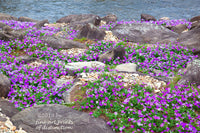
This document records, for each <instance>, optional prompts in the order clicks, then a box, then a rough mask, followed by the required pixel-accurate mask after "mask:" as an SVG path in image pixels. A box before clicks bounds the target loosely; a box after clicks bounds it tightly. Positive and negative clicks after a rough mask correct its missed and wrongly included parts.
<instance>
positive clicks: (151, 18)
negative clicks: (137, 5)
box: [141, 14, 156, 21]
mask: <svg viewBox="0 0 200 133" xmlns="http://www.w3.org/2000/svg"><path fill="white" fill-rule="evenodd" d="M141 21H156V18H155V17H154V16H151V15H149V14H141Z"/></svg>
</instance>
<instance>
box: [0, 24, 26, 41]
mask: <svg viewBox="0 0 200 133" xmlns="http://www.w3.org/2000/svg"><path fill="white" fill-rule="evenodd" d="M24 31H25V30H23V29H21V30H13V29H12V28H10V27H9V26H4V27H3V30H2V31H0V40H4V41H9V40H14V39H16V38H18V39H20V40H22V39H23V38H24V35H25V32H24Z"/></svg>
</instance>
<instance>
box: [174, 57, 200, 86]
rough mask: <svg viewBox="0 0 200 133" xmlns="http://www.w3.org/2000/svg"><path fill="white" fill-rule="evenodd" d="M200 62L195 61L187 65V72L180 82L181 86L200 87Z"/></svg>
mask: <svg viewBox="0 0 200 133" xmlns="http://www.w3.org/2000/svg"><path fill="white" fill-rule="evenodd" d="M199 79H200V60H198V59H195V60H194V61H192V62H191V63H189V64H187V68H186V72H185V73H184V75H183V78H182V79H180V80H179V81H178V83H179V84H183V85H186V84H188V83H191V84H196V85H197V86H198V85H200V80H199Z"/></svg>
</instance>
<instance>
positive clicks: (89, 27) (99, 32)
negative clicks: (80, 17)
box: [77, 23, 106, 40]
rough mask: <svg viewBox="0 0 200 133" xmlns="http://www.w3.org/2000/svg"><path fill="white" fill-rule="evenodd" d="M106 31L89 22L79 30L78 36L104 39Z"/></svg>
mask: <svg viewBox="0 0 200 133" xmlns="http://www.w3.org/2000/svg"><path fill="white" fill-rule="evenodd" d="M105 35H106V32H105V31H104V30H103V29H99V28H97V27H96V26H95V25H93V24H91V23H89V24H86V25H84V26H83V27H82V28H81V29H80V30H79V32H78V36H77V37H78V38H83V37H86V38H88V39H91V40H103V39H104V37H105Z"/></svg>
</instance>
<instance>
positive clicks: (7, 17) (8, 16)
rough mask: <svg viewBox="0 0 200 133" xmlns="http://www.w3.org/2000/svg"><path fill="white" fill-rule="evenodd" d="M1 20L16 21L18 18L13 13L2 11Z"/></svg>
mask: <svg viewBox="0 0 200 133" xmlns="http://www.w3.org/2000/svg"><path fill="white" fill-rule="evenodd" d="M0 20H15V21H17V18H16V17H13V16H11V15H8V14H5V13H0Z"/></svg>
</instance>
